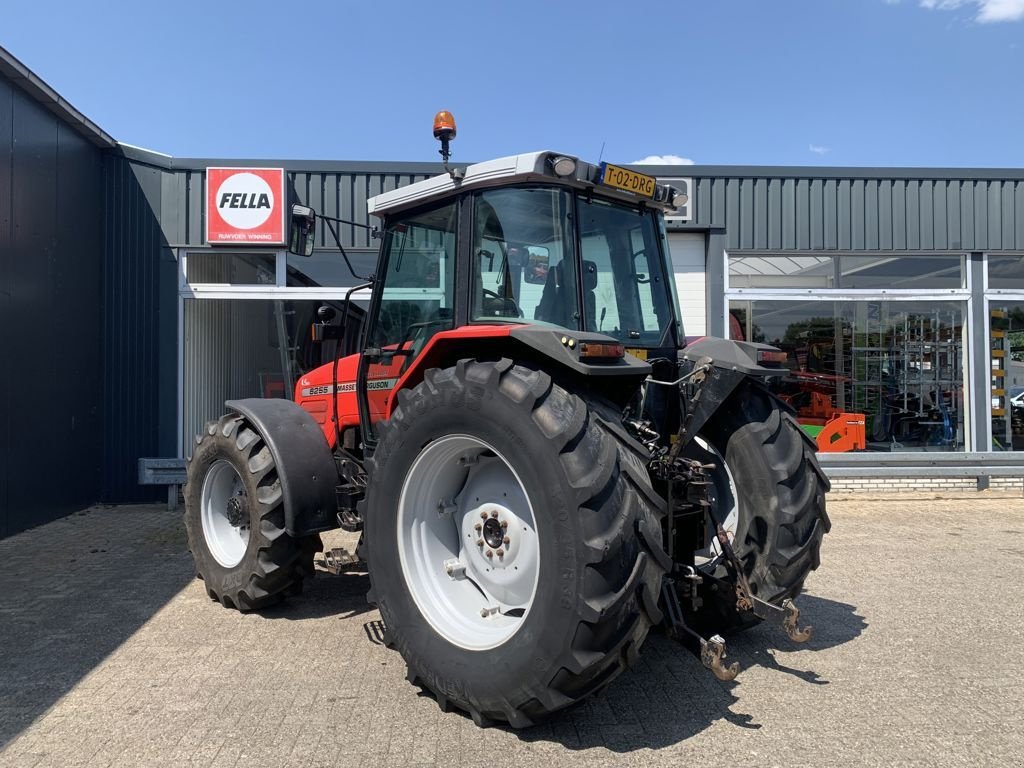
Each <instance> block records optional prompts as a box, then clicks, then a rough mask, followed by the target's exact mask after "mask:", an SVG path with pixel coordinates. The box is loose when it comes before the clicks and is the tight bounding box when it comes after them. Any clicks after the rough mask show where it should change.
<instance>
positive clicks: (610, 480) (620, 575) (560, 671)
mask: <svg viewBox="0 0 1024 768" xmlns="http://www.w3.org/2000/svg"><path fill="white" fill-rule="evenodd" d="M477 385H482V386H485V387H488V388H491V389H492V390H495V391H496V392H498V393H500V394H501V395H502V396H504V397H506V398H508V399H510V400H511V401H513V402H514V403H517V404H518V405H519V406H520V407H521V408H522V409H523V412H524V414H526V413H528V414H529V415H530V418H532V420H533V423H534V424H535V425H536V426H537V428H538V429H539V431H540V432H541V434H542V435H543V436H544V438H545V440H546V441H547V442H548V443H549V444H550V445H551V446H552V447H553V448H554V450H555V451H556V452H557V456H558V460H559V462H560V464H561V467H562V469H563V471H564V473H565V476H566V480H567V484H568V485H569V487H571V488H572V489H574V490H575V499H574V503H575V505H576V506H577V508H578V510H579V514H580V515H581V517H582V519H583V524H584V528H585V529H586V531H587V534H586V536H585V537H584V538H583V540H581V541H579V542H578V547H579V558H578V559H579V560H581V561H582V562H583V564H584V565H583V576H582V578H581V579H580V584H581V588H580V590H579V595H578V600H577V605H576V606H575V609H574V610H575V612H576V616H577V621H578V625H577V629H576V632H575V636H574V639H573V642H572V644H571V645H570V646H569V647H567V648H565V649H564V652H563V654H562V657H561V658H560V659H558V660H557V661H556V662H555V663H554V664H553V665H551V669H552V670H554V672H553V673H552V674H550V675H548V677H547V679H541V680H538V681H536V682H537V685H534V686H532V691H533V693H532V695H531V696H530V698H528V699H526V700H512V699H510V698H508V697H507V696H504V695H503V696H502V700H501V702H500V705H499V706H496V707H495V706H493V705H492V706H489V707H487V708H486V709H483V708H481V706H480V705H479V703H477V702H474V701H468V700H458V699H456V698H454V697H452V696H451V695H450V694H446V693H445V692H444V691H442V690H434V689H433V688H432V687H431V685H430V676H429V675H423V674H421V673H420V671H419V670H418V669H417V661H418V660H417V658H416V657H415V654H409V655H408V656H407V658H406V661H407V663H408V664H409V668H410V673H409V675H410V679H411V680H412V681H414V682H416V683H418V684H420V685H421V686H423V687H426V688H428V689H429V690H431V692H432V693H433V694H434V695H435V696H436V697H437V700H438V703H439V704H440V705H441V707H442V709H446V708H449V707H451V706H456V707H459V708H461V709H463V710H465V711H467V712H469V714H470V715H471V717H472V718H473V720H474V722H476V723H477V724H478V725H481V724H488V723H490V722H492V721H495V722H505V723H508V724H510V725H511V726H512V727H516V728H519V727H526V726H529V725H532V724H534V723H536V722H538V721H540V720H542V719H544V718H545V717H547V716H548V715H550V714H552V713H553V712H555V711H557V710H560V709H563V708H565V707H568V706H571V705H572V704H575V703H577V702H579V701H580V700H582V699H583V698H585V697H586V696H588V695H590V694H591V693H593V692H594V691H596V690H597V689H599V688H602V687H604V686H607V685H608V684H609V683H610V682H611V681H612V680H614V679H615V678H616V677H618V676H619V675H620V674H621V673H622V672H623V671H624V670H626V669H627V668H628V667H629V666H631V665H632V664H633V663H634V662H635V660H636V658H637V654H638V651H639V648H640V646H641V645H642V643H643V641H644V639H645V638H646V636H647V634H648V631H649V630H650V628H651V627H652V626H653V625H654V624H656V623H657V622H658V621H660V618H661V616H660V612H659V611H658V609H657V602H658V595H659V593H660V590H661V580H662V576H663V575H664V573H665V570H664V567H663V565H662V563H663V562H664V561H665V559H666V557H665V555H664V552H651V551H649V550H650V548H651V547H656V548H658V549H660V541H656V540H655V541H652V538H653V537H650V536H648V537H642V536H640V535H638V533H637V530H638V526H640V525H641V523H642V525H643V527H644V528H645V529H648V530H652V531H658V532H660V530H661V518H662V516H663V512H662V509H661V508H659V507H657V506H655V504H653V503H652V501H651V500H652V499H657V498H658V497H657V495H656V494H655V493H654V491H653V490H652V489H650V488H649V487H642V486H644V485H647V484H648V483H649V481H648V480H647V477H646V472H644V473H643V475H642V477H640V476H638V473H636V472H635V471H626V468H627V467H629V468H631V469H632V468H635V467H636V466H637V465H638V464H639V466H641V467H643V466H644V464H645V462H646V460H647V455H646V452H644V453H642V454H639V455H638V451H637V447H636V446H634V445H631V444H628V443H627V442H626V441H624V440H622V439H621V438H620V436H619V434H618V433H617V432H616V431H615V430H613V429H610V428H608V426H607V424H606V423H605V422H604V420H603V419H602V418H600V417H598V415H597V413H596V412H595V409H594V407H592V404H591V403H589V402H588V401H587V400H586V399H584V398H583V397H581V396H580V395H577V394H573V393H570V392H568V391H566V390H565V389H563V388H562V387H560V386H559V385H557V384H555V383H554V382H553V381H552V379H551V377H550V376H549V375H548V374H546V373H544V372H542V371H536V370H532V369H529V368H525V367H522V366H518V365H515V364H513V362H512V361H511V360H508V359H502V360H500V361H498V362H479V361H474V360H460V361H459V362H458V363H457V364H456V365H455V366H454V367H451V368H446V369H432V370H429V371H427V372H426V375H425V377H424V381H423V383H422V384H420V385H419V386H418V387H416V388H414V389H413V390H411V391H409V392H408V393H402V394H401V395H400V397H399V405H398V408H397V409H396V410H395V412H394V413H393V415H392V418H391V419H390V421H389V422H388V423H385V424H382V425H381V433H380V445H386V444H387V443H389V442H391V441H395V440H398V439H400V435H401V434H402V432H403V427H404V426H405V425H406V422H407V421H408V420H409V419H410V418H412V417H413V415H414V414H415V413H416V411H417V405H418V403H419V402H421V400H422V396H423V395H424V394H425V393H426V392H431V393H434V394H436V393H438V392H440V391H441V390H444V389H450V390H454V392H455V396H458V395H459V394H461V393H463V392H464V391H465V389H466V388H467V387H470V386H477ZM641 450H643V449H641ZM379 455H381V451H380V449H379V448H378V451H377V453H375V456H379ZM369 471H370V476H371V484H372V477H373V475H374V474H376V473H377V472H380V471H381V467H379V466H378V465H377V464H376V462H375V460H374V459H371V460H370V462H369ZM659 538H660V536H659ZM373 573H374V569H373V563H372V562H371V563H370V579H371V582H372V580H373ZM385 623H386V620H385ZM397 645H398V647H399V648H401V647H402V644H401V643H398V644H397ZM526 687H527V686H523V688H526ZM521 690H522V689H521Z"/></svg>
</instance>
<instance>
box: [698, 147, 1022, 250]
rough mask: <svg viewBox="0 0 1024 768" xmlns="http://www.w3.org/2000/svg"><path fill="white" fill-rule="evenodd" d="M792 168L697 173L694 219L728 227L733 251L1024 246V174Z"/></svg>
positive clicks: (703, 225) (700, 223) (700, 224)
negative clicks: (803, 172)
mask: <svg viewBox="0 0 1024 768" xmlns="http://www.w3.org/2000/svg"><path fill="white" fill-rule="evenodd" d="M790 170H791V171H793V173H787V174H786V175H780V176H777V177H771V176H769V175H766V174H758V175H751V176H742V175H733V176H728V177H716V178H710V177H704V178H701V177H699V176H695V179H694V183H695V186H696V189H697V210H696V216H695V219H694V221H693V222H692V223H691V224H690V225H688V227H690V228H712V229H717V228H723V227H724V228H725V229H726V240H727V243H728V247H729V248H730V249H732V250H754V251H820V250H826V251H827V250H840V251H862V250H863V251H885V252H891V251H908V252H916V251H919V252H928V251H933V250H939V251H946V250H949V251H1014V250H1024V181H1021V180H1020V179H1019V178H1007V179H993V178H949V179H942V178H935V177H934V174H932V173H927V172H922V178H905V177H895V178H890V177H885V176H879V177H878V178H871V177H865V176H864V175H862V174H858V175H856V176H851V177H849V178H844V177H840V176H835V177H828V176H816V175H813V174H808V175H807V176H804V177H801V176H799V175H796V173H795V171H796V170H798V169H790ZM697 172H698V169H697V168H696V167H695V169H694V173H695V174H696V173H697ZM1007 173H1010V172H1007Z"/></svg>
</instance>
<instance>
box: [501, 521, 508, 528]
mask: <svg viewBox="0 0 1024 768" xmlns="http://www.w3.org/2000/svg"><path fill="white" fill-rule="evenodd" d="M501 527H502V528H508V520H502V521H501Z"/></svg>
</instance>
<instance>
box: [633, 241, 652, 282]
mask: <svg viewBox="0 0 1024 768" xmlns="http://www.w3.org/2000/svg"><path fill="white" fill-rule="evenodd" d="M638 256H643V257H645V258H646V257H647V249H646V248H641V249H640V250H639V251H637V252H636V253H634V254H633V256H632V257H631V258H632V259H633V268H634V272H633V274H634V275H636V281H637V282H638V283H640V284H641V285H644V284H646V283H649V282H651V277H650V275H648V276H647V277H640V275H641V274H643V273H642V272H636V271H635V269H636V260H637V257H638Z"/></svg>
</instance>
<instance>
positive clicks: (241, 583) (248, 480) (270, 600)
mask: <svg viewBox="0 0 1024 768" xmlns="http://www.w3.org/2000/svg"><path fill="white" fill-rule="evenodd" d="M185 529H186V531H187V533H188V546H189V549H190V550H191V551H192V556H193V558H194V559H195V563H196V571H197V574H198V576H199V578H201V579H202V580H203V582H204V584H205V586H206V591H207V593H208V594H209V595H210V597H211V598H213V599H214V600H217V601H219V602H220V603H222V604H223V605H224V606H225V607H228V608H237V609H239V610H241V611H250V610H255V609H259V608H266V607H267V606H269V605H273V604H274V603H276V602H279V601H280V600H282V599H283V598H284V597H285V596H286V595H293V594H297V593H298V592H300V591H301V589H302V580H303V578H307V577H311V576H312V575H313V570H314V569H313V557H314V555H315V554H316V553H317V552H319V551H320V550H321V549H322V548H323V547H322V545H321V543H320V536H319V535H317V534H314V535H312V536H304V537H301V538H293V537H292V536H289V535H288V533H287V531H286V530H285V519H284V499H283V496H282V493H281V480H280V478H279V476H278V472H277V467H276V465H275V463H274V458H273V456H272V454H271V452H270V449H269V448H268V447H267V445H266V443H265V442H264V441H263V438H262V437H261V436H260V434H259V432H258V430H257V429H256V428H255V427H254V426H253V425H252V424H250V423H249V422H248V421H247V420H246V419H245V418H244V417H242V416H239V415H238V414H233V413H231V414H227V415H225V416H222V417H221V418H220V420H219V421H211V422H210V423H209V424H207V425H206V429H205V430H204V432H203V434H201V435H197V436H196V444H195V450H194V451H193V454H192V458H191V459H190V460H189V465H188V481H187V483H186V485H185Z"/></svg>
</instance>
